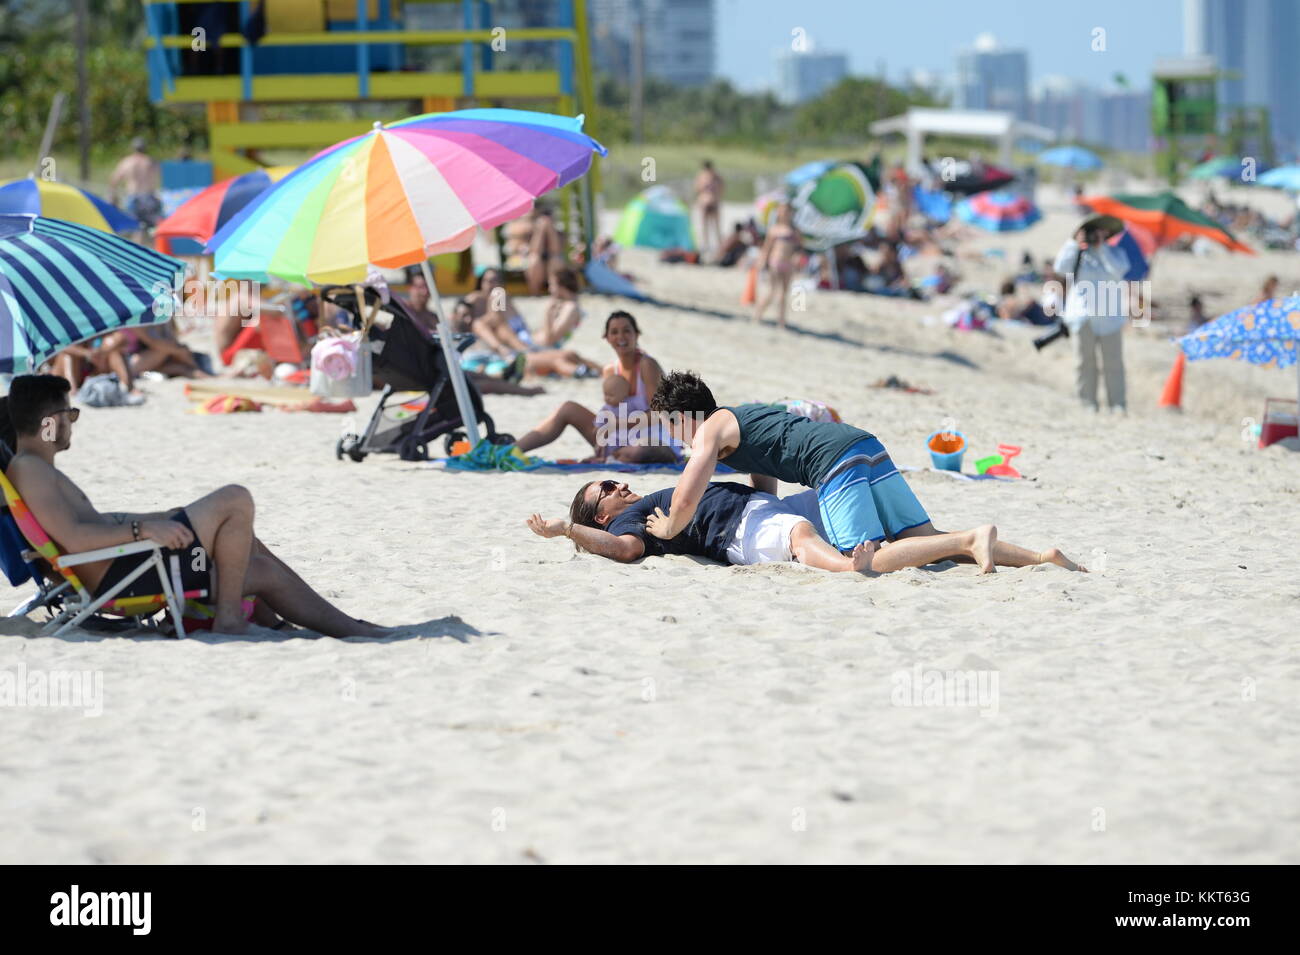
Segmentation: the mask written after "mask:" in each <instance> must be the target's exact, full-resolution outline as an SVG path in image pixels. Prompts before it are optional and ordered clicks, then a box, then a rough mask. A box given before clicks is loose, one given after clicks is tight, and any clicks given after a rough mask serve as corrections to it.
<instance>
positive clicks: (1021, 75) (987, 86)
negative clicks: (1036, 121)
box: [956, 33, 1029, 119]
mask: <svg viewBox="0 0 1300 955" xmlns="http://www.w3.org/2000/svg"><path fill="white" fill-rule="evenodd" d="M956 94H957V102H956V105H957V106H959V107H961V108H963V109H997V110H1005V111H1006V112H1009V113H1012V114H1014V115H1015V117H1016V118H1017V119H1029V56H1028V54H1026V53H1025V51H1024V50H1005V49H1002V48H1000V47H999V46H998V42H997V40H996V39H995V38H994V37H993V36H992V35H991V34H988V33H985V34H981V35H980V36H979V37H977V38H976V40H975V46H974V48H973V49H970V50H962V51H961V52H960V53H958V54H957V86H956Z"/></svg>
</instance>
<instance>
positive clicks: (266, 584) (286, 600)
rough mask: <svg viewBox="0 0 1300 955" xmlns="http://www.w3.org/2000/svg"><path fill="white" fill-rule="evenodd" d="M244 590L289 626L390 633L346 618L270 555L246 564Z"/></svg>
mask: <svg viewBox="0 0 1300 955" xmlns="http://www.w3.org/2000/svg"><path fill="white" fill-rule="evenodd" d="M244 587H245V589H246V590H248V591H249V592H250V593H253V594H256V595H257V596H258V597H260V598H262V599H263V600H265V601H266V602H267V604H269V605H270V606H271V607H273V608H275V610H276V611H277V612H278V613H279V614H280V616H282V617H283V618H284V619H285V620H288V621H289V622H290V623H295V624H297V625H298V626H300V627H305V628H307V629H308V630H315V631H316V632H317V633H323V634H325V635H326V636H330V637H382V636H387V635H388V634H389V633H391V632H392V631H390V630H387V629H385V628H383V627H376V626H375V625H374V624H370V623H363V622H362V621H360V620H357V619H355V618H354V617H349V616H348V615H347V614H345V613H344V612H343V611H342V610H339V609H338V608H337V607H335V606H334V605H333V604H331V603H330V602H329V601H327V600H326V599H325V598H324V597H322V596H321V595H320V594H318V593H316V591H314V590H312V589H311V587H309V586H308V585H307V584H306V583H305V582H304V581H303V580H302V578H301V577H299V576H298V575H297V574H295V573H293V571H291V570H289V569H288V567H286V566H285V565H284V564H283V563H282V562H280V561H279V559H277V558H275V557H274V556H273V555H271V556H267V555H258V556H256V557H254V558H252V560H250V561H249V563H248V575H247V577H246V579H245V584H244ZM214 629H218V628H216V627H215V626H214Z"/></svg>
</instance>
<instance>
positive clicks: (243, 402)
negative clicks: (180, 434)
mask: <svg viewBox="0 0 1300 955" xmlns="http://www.w3.org/2000/svg"><path fill="white" fill-rule="evenodd" d="M261 410H262V406H261V405H259V404H258V403H257V402H256V401H254V400H253V399H252V398H241V397H239V396H238V395H214V396H213V397H211V398H209V399H208V400H207V401H205V402H203V403H202V404H200V405H197V406H195V407H193V408H191V409H190V411H189V413H190V414H235V413H237V412H240V411H261Z"/></svg>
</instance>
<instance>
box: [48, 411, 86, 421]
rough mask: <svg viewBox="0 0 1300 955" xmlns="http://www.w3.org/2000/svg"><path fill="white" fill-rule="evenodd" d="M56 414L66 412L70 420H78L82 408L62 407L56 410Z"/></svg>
mask: <svg viewBox="0 0 1300 955" xmlns="http://www.w3.org/2000/svg"><path fill="white" fill-rule="evenodd" d="M54 414H65V415H67V416H68V420H69V421H76V420H77V419H78V418H80V417H81V409H80V408H60V409H59V410H58V411H55V412H54Z"/></svg>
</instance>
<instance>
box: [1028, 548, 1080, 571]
mask: <svg viewBox="0 0 1300 955" xmlns="http://www.w3.org/2000/svg"><path fill="white" fill-rule="evenodd" d="M1038 562H1039V563H1040V564H1055V565H1056V566H1057V567H1064V568H1065V569H1066V570H1077V571H1079V572H1080V573H1082V574H1086V573H1087V572H1088V568H1087V567H1084V566H1083V564H1076V563H1075V562H1074V561H1072V560H1070V558H1068V557H1066V556H1065V555H1064V554H1062V553H1061V552H1060V551H1059V550H1057V549H1056V548H1055V547H1049V548H1048V549H1047V550H1045V551H1043V552H1042V553H1041V554H1039V555H1038Z"/></svg>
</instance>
